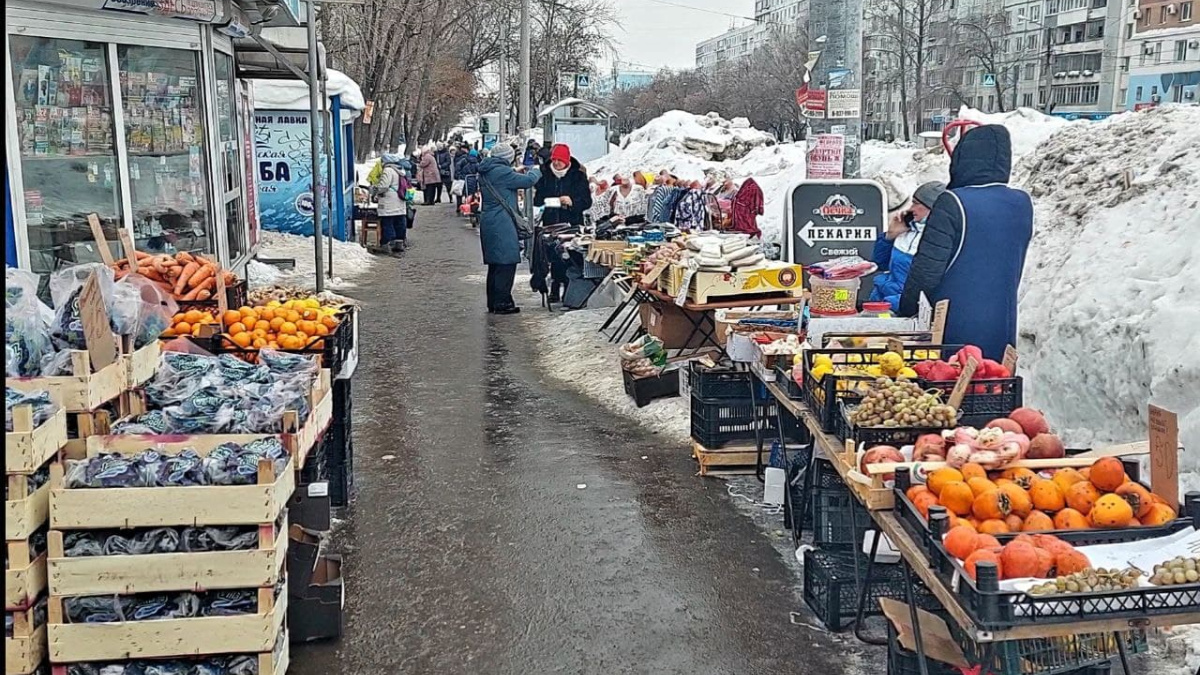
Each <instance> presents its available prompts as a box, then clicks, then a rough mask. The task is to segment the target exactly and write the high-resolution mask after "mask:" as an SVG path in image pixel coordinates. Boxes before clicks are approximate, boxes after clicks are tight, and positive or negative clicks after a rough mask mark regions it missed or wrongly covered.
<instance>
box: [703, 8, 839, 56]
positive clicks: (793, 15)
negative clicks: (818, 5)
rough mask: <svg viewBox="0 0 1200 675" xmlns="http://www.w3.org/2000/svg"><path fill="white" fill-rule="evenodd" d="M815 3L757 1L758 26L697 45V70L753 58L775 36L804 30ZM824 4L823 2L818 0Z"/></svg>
mask: <svg viewBox="0 0 1200 675" xmlns="http://www.w3.org/2000/svg"><path fill="white" fill-rule="evenodd" d="M810 1H811V0H755V2H754V22H753V23H751V24H749V25H746V26H737V27H731V28H730V29H729V30H727V31H725V32H724V33H721V34H720V35H717V36H715V37H711V38H708V39H707V40H703V41H701V42H699V43H697V44H696V68H698V69H701V70H703V69H705V68H712V67H713V66H717V65H720V64H722V63H728V62H730V61H736V60H737V59H740V58H743V57H745V56H749V55H750V54H751V53H752V52H753V51H754V50H755V49H757V48H758V47H759V46H760V45H761V44H763V42H765V41H766V40H767V39H769V38H770V36H771V35H772V34H773V33H777V32H779V31H780V30H789V29H792V28H796V27H803V26H804V23H805V21H806V20H807V12H808V4H809V2H810ZM817 1H820V0H817Z"/></svg>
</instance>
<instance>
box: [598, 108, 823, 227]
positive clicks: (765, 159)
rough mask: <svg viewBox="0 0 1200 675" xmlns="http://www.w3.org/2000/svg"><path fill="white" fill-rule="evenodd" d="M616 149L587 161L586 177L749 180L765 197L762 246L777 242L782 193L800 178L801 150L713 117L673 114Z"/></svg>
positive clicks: (742, 121) (736, 121)
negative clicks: (646, 174) (665, 174)
mask: <svg viewBox="0 0 1200 675" xmlns="http://www.w3.org/2000/svg"><path fill="white" fill-rule="evenodd" d="M621 145H622V147H621V148H620V149H619V150H614V151H613V152H611V153H609V154H607V155H605V156H604V157H600V158H599V159H595V160H593V161H591V162H588V166H587V168H588V172H589V173H590V174H591V175H593V176H597V177H600V178H611V177H612V176H613V175H614V174H621V175H624V176H628V175H630V174H632V173H633V172H635V171H649V172H651V173H658V172H659V171H661V170H663V169H666V170H667V171H669V172H671V173H672V174H673V175H675V176H678V177H679V178H681V179H683V180H688V181H692V180H699V181H703V180H704V179H705V177H706V176H708V175H710V174H714V173H722V174H725V175H728V176H729V177H730V178H732V179H733V180H734V181H735V182H738V183H740V182H742V181H743V180H745V179H746V178H754V180H755V181H757V182H758V184H759V187H761V188H762V190H763V195H764V197H765V202H766V203H765V205H764V213H763V215H762V216H760V217H759V219H758V226H759V228H760V229H762V231H763V237H764V239H766V240H767V241H778V240H779V237H780V232H782V230H783V210H784V207H783V204H784V201H785V198H786V196H787V191H788V188H790V187H791V186H792V184H794V183H796V182H797V181H799V180H800V179H802V178H804V160H805V146H804V145H803V144H791V143H787V144H776V142H775V137H774V136H772V135H771V134H768V133H766V132H763V131H759V130H757V129H755V128H753V127H751V126H750V123H749V122H748V121H747V120H746V119H745V118H735V119H734V120H732V121H729V120H725V119H722V118H721V117H719V116H717V115H716V114H715V113H710V114H708V115H694V114H692V113H686V112H683V111H681V110H673V111H671V112H668V113H666V114H664V115H662V116H661V117H657V118H655V119H653V120H651V121H650V122H649V123H647V124H646V126H644V127H642V128H640V129H638V130H636V131H634V132H633V133H631V134H629V135H628V136H626V137H625V139H624V140H623V141H622V144H621Z"/></svg>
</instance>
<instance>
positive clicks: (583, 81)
mask: <svg viewBox="0 0 1200 675" xmlns="http://www.w3.org/2000/svg"><path fill="white" fill-rule="evenodd" d="M591 79H592V78H591V76H590V75H588V74H587V73H576V74H575V86H576V87H578V88H580V89H587V88H588V87H590V86H592V85H591Z"/></svg>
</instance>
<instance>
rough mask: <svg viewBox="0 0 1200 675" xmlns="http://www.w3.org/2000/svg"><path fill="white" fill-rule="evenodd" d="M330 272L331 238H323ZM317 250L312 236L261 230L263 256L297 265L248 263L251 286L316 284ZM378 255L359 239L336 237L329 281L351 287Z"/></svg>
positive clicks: (322, 244) (332, 285)
mask: <svg viewBox="0 0 1200 675" xmlns="http://www.w3.org/2000/svg"><path fill="white" fill-rule="evenodd" d="M321 246H322V254H323V259H324V260H325V261H326V262H325V264H326V269H325V271H326V274H328V272H329V268H328V265H329V249H328V247H329V239H328V238H323V239H322V240H321ZM315 256H316V250H315V248H314V245H313V239H312V237H302V236H300V235H295V234H287V233H284V232H267V231H263V232H261V233H260V239H259V249H258V257H259V258H270V259H281V260H295V261H296V267H295V269H290V270H289V269H281V268H278V267H275V266H273V265H268V264H265V263H261V262H258V261H251V262H250V264H249V265H248V266H247V274H248V276H249V277H250V285H251V286H269V285H274V284H282V285H290V286H300V287H304V288H313V287H315V285H316V263H315V261H314V258H315ZM376 260H377V259H376V258H375V256H373V255H371V253H370V252H369V251H367V249H365V248H363V247H362V246H360V245H359V244H358V243H357V242H352V241H339V240H337V239H334V240H333V273H334V277H333V278H332V279H328V280H327V281H328V285H329V286H331V287H334V288H350V287H353V286H354V283H353V280H354V279H357V278H358V277H360V276H362V275H363V274H365V273H367V272H369V271H370V269H371V267H373V266H374V265H375V263H376Z"/></svg>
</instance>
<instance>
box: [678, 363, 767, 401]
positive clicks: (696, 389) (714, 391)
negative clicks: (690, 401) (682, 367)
mask: <svg viewBox="0 0 1200 675" xmlns="http://www.w3.org/2000/svg"><path fill="white" fill-rule="evenodd" d="M753 379H754V376H753V375H752V374H751V373H750V371H749V370H739V369H737V368H736V367H735V366H717V367H716V368H709V367H707V366H705V365H704V364H702V363H700V362H699V361H691V362H689V364H688V382H689V384H690V386H691V388H692V395H693V396H699V397H700V398H708V399H712V398H747V397H749V396H750V383H751V382H752V381H753Z"/></svg>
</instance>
